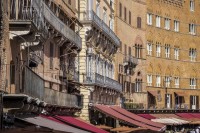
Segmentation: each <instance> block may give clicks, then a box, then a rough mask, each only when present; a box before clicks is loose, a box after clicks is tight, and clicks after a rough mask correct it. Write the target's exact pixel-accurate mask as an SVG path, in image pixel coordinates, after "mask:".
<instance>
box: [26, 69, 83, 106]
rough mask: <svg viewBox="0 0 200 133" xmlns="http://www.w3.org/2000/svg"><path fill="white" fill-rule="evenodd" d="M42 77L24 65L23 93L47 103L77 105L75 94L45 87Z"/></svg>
mask: <svg viewBox="0 0 200 133" xmlns="http://www.w3.org/2000/svg"><path fill="white" fill-rule="evenodd" d="M44 82H45V81H44V79H42V78H41V77H40V76H39V75H37V74H36V73H34V72H33V71H32V70H31V69H29V68H27V67H25V77H24V83H25V84H24V91H23V92H24V93H25V94H27V95H29V96H32V97H34V98H38V99H39V100H42V101H44V102H46V103H48V104H53V105H59V106H67V107H79V106H80V105H81V104H80V103H79V102H80V100H78V96H77V95H72V94H68V93H64V92H60V91H57V90H53V89H50V88H45V86H44Z"/></svg>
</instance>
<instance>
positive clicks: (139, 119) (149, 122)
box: [111, 106, 165, 129]
mask: <svg viewBox="0 0 200 133" xmlns="http://www.w3.org/2000/svg"><path fill="white" fill-rule="evenodd" d="M111 108H112V109H114V110H115V111H117V112H119V113H121V114H123V115H125V116H127V117H129V118H131V119H133V120H136V121H138V122H142V123H144V124H147V125H150V126H154V127H157V128H161V129H162V128H165V125H163V124H160V123H156V122H152V121H151V120H148V119H145V118H143V117H141V116H138V115H136V114H134V113H131V112H129V111H127V110H125V109H123V108H120V107H119V106H111Z"/></svg>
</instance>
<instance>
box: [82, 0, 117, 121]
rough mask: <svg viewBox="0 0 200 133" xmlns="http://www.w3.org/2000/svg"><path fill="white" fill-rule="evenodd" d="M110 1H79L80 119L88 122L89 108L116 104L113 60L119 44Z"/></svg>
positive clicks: (89, 117)
mask: <svg viewBox="0 0 200 133" xmlns="http://www.w3.org/2000/svg"><path fill="white" fill-rule="evenodd" d="M114 11H115V9H114V1H113V0H80V20H81V22H82V24H83V28H82V29H81V30H80V36H81V38H82V51H81V52H80V54H79V58H80V62H79V70H80V83H81V94H83V95H84V102H83V103H84V105H83V109H82V113H81V118H83V119H84V120H87V121H89V120H92V119H93V118H92V117H91V116H93V117H94V115H91V113H94V112H93V111H92V110H91V107H92V105H95V104H105V105H113V104H114V105H115V104H119V97H120V94H121V85H120V84H119V83H118V82H117V81H116V80H115V77H114V72H115V66H114V61H115V60H114V56H115V54H116V52H117V49H118V48H119V47H120V43H121V42H120V40H119V38H118V37H117V36H116V35H115V33H114Z"/></svg>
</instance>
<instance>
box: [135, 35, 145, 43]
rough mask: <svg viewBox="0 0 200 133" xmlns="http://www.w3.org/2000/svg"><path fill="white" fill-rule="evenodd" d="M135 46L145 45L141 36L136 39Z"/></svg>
mask: <svg viewBox="0 0 200 133" xmlns="http://www.w3.org/2000/svg"><path fill="white" fill-rule="evenodd" d="M135 44H140V45H143V41H142V38H141V37H140V36H139V35H138V36H137V37H136V38H135Z"/></svg>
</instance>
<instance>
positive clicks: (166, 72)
mask: <svg viewBox="0 0 200 133" xmlns="http://www.w3.org/2000/svg"><path fill="white" fill-rule="evenodd" d="M170 75H171V69H170V67H169V66H168V67H167V68H166V70H165V76H170Z"/></svg>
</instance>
